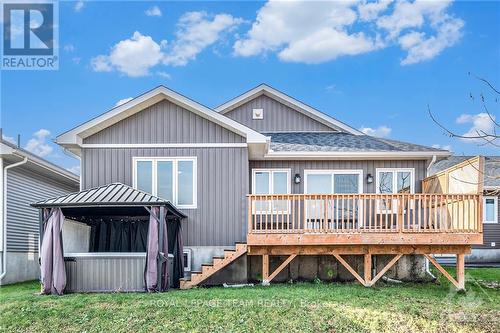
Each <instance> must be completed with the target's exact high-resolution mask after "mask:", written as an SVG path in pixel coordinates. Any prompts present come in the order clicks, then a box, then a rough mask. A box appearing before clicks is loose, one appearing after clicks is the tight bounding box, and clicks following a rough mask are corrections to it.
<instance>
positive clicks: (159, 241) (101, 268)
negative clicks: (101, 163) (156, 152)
mask: <svg viewBox="0 0 500 333" xmlns="http://www.w3.org/2000/svg"><path fill="white" fill-rule="evenodd" d="M31 206H33V207H36V208H39V209H40V238H39V255H40V265H41V283H42V285H43V286H42V292H43V293H46V294H49V293H52V294H62V293H63V292H65V291H66V292H75V291H76V292H99V291H140V290H143V291H149V292H153V291H165V290H167V289H168V288H169V287H170V286H173V287H178V286H179V279H180V278H182V277H183V276H184V264H183V242H182V226H181V221H182V220H183V219H184V218H186V215H184V214H183V213H182V212H180V211H179V210H178V209H177V208H176V207H175V206H174V205H172V203H171V202H170V201H168V200H164V199H161V198H158V197H155V196H152V195H150V194H148V193H145V192H142V191H139V190H136V189H134V188H132V187H130V186H127V185H125V184H121V183H112V184H108V185H104V186H99V187H96V188H91V189H87V190H83V191H80V192H76V193H70V194H67V195H64V196H59V197H56V198H51V199H47V200H44V201H39V202H36V203H33V204H31ZM66 220H71V221H77V222H80V223H82V224H83V226H84V231H85V234H86V237H85V240H87V239H88V244H83V247H85V248H88V251H87V252H81V253H67V254H65V253H64V249H63V232H62V230H63V225H64V223H65V221H66ZM78 241H82V240H81V239H78ZM85 242H87V241H85ZM169 267H170V268H169Z"/></svg>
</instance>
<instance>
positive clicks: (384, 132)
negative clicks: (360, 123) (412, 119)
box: [359, 125, 392, 138]
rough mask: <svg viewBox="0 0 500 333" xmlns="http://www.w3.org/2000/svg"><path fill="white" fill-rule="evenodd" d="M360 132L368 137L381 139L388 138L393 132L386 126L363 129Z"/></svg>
mask: <svg viewBox="0 0 500 333" xmlns="http://www.w3.org/2000/svg"><path fill="white" fill-rule="evenodd" d="M359 130H360V131H361V132H363V133H365V134H366V135H371V136H376V137H379V138H387V137H388V136H389V135H390V134H391V132H392V129H391V128H390V127H387V126H385V125H382V126H379V127H377V128H371V127H361V128H360V129H359Z"/></svg>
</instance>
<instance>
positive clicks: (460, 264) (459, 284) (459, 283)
mask: <svg viewBox="0 0 500 333" xmlns="http://www.w3.org/2000/svg"><path fill="white" fill-rule="evenodd" d="M424 256H425V257H426V258H427V259H428V260H429V261H430V262H431V263H432V264H433V265H434V266H435V267H436V268H437V269H438V270H439V271H440V272H441V274H443V275H444V276H445V277H446V278H447V279H448V280H449V281H450V282H451V283H452V284H453V285H454V286H455V287H456V288H457V289H458V290H459V291H465V260H464V259H465V256H464V255H463V254H457V279H456V280H455V278H454V277H453V276H451V275H450V273H448V272H447V271H446V270H445V269H444V268H443V266H441V265H440V264H439V263H438V262H437V261H436V259H434V258H433V257H432V255H430V254H424Z"/></svg>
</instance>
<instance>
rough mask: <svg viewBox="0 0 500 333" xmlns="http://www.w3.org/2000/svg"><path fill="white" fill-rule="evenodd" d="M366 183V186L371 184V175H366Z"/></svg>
mask: <svg viewBox="0 0 500 333" xmlns="http://www.w3.org/2000/svg"><path fill="white" fill-rule="evenodd" d="M366 183H367V184H371V183H373V176H372V174H371V173H369V174H367V175H366Z"/></svg>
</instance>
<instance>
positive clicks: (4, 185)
mask: <svg viewBox="0 0 500 333" xmlns="http://www.w3.org/2000/svg"><path fill="white" fill-rule="evenodd" d="M26 162H28V157H27V156H25V157H24V159H23V160H22V161H20V162H17V163H14V164H11V165H8V166H6V167H5V168H4V167H3V160H2V164H1V166H2V169H3V170H1V172H2V176H1V177H2V184H1V185H2V200H3V203H2V237H3V242H2V245H3V249H2V274H1V275H0V281H2V280H3V278H4V277H5V275H6V274H7V171H8V170H9V169H12V168H15V167H17V166H20V165H23V164H25V163H26Z"/></svg>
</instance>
